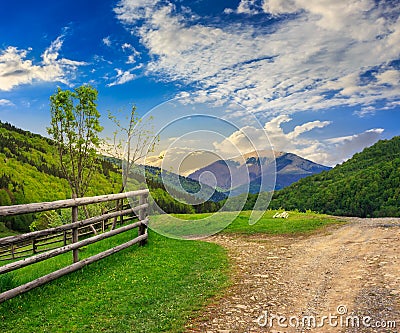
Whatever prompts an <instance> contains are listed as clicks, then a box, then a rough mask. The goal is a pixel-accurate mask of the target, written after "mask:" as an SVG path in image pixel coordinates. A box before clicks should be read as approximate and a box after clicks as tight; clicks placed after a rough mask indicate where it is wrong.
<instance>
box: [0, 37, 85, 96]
mask: <svg viewBox="0 0 400 333" xmlns="http://www.w3.org/2000/svg"><path fill="white" fill-rule="evenodd" d="M62 45H63V36H60V37H58V38H57V39H56V40H55V41H53V42H52V43H51V45H50V46H49V47H48V48H47V49H46V50H45V51H44V52H43V53H42V55H41V58H42V61H41V62H39V63H37V64H35V63H34V61H33V60H30V59H27V57H28V54H29V52H30V51H32V50H31V49H27V50H20V49H18V48H16V47H13V46H9V47H7V48H6V49H5V50H4V51H0V90H3V91H10V90H11V89H13V88H14V87H16V86H19V85H22V84H32V83H33V82H35V81H42V82H53V81H58V82H62V83H65V84H69V82H70V77H71V75H73V72H74V71H76V69H77V68H78V67H79V66H83V65H86V63H85V62H80V61H74V60H70V59H66V58H60V57H59V52H60V50H61V47H62Z"/></svg>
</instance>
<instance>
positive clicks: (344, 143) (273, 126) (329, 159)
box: [214, 115, 383, 166]
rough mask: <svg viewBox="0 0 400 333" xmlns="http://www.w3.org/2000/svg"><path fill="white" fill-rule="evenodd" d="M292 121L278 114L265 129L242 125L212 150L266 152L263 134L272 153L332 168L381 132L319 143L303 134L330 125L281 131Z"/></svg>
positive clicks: (307, 125) (309, 124)
mask: <svg viewBox="0 0 400 333" xmlns="http://www.w3.org/2000/svg"><path fill="white" fill-rule="evenodd" d="M291 120H292V119H291V118H290V117H288V116H287V115H280V116H278V117H276V118H274V119H272V120H270V121H269V122H267V123H265V125H264V130H262V129H257V128H255V127H252V126H245V127H243V128H241V129H240V130H238V131H236V132H234V133H232V134H231V135H230V136H229V137H227V138H226V139H224V140H223V141H222V142H215V143H214V147H215V148H216V151H217V152H219V153H220V154H224V155H229V154H230V155H231V156H235V153H236V154H237V149H238V150H239V151H240V152H241V153H242V154H245V153H248V152H251V151H253V150H254V148H253V147H254V146H255V147H262V146H263V145H264V146H265V149H268V145H267V143H266V142H265V133H267V135H268V138H269V140H270V142H271V145H272V147H273V149H274V151H277V152H280V151H281V152H291V153H294V154H297V155H299V156H301V157H304V158H307V159H310V160H312V161H314V162H317V163H320V164H323V165H328V166H334V165H336V164H338V163H341V162H343V161H345V160H347V159H349V158H350V157H351V156H353V155H354V154H355V153H357V152H359V151H361V150H362V149H364V148H365V147H367V146H370V145H372V144H374V143H375V142H376V141H378V140H379V138H380V136H381V134H382V132H383V129H380V128H377V129H372V130H367V131H365V132H363V133H359V134H355V135H352V136H346V137H336V138H331V139H321V140H320V139H316V138H310V135H307V136H305V135H303V134H305V133H308V132H310V131H312V130H313V129H317V128H324V127H326V126H328V125H330V124H331V122H329V121H320V120H316V121H311V122H307V123H304V124H301V125H298V126H296V127H294V129H293V130H292V131H290V132H284V130H283V129H282V124H284V123H287V122H290V121H291ZM249 138H250V141H249ZM250 142H252V143H253V145H251V144H250ZM232 149H233V150H232Z"/></svg>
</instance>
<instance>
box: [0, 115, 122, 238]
mask: <svg viewBox="0 0 400 333" xmlns="http://www.w3.org/2000/svg"><path fill="white" fill-rule="evenodd" d="M120 182H121V176H120V172H119V170H118V169H117V168H116V167H115V166H114V165H113V164H112V163H110V162H107V161H103V160H101V161H100V166H99V168H98V172H96V174H95V175H94V180H93V183H92V186H91V188H90V189H89V191H88V195H100V194H106V193H112V192H116V191H118V190H119V188H120V186H121V185H120ZM70 197H71V190H70V188H69V186H68V182H67V181H66V180H65V179H64V178H63V175H62V173H61V172H60V169H59V167H58V156H57V152H56V149H55V146H54V144H53V142H52V141H51V140H50V139H47V138H44V137H42V136H40V135H37V134H33V133H31V132H28V131H24V130H21V129H19V128H16V127H14V126H13V125H11V124H8V123H1V122H0V205H3V206H4V205H14V204H23V203H30V202H40V201H53V200H60V199H67V198H70ZM33 219H34V217H33V216H28V215H24V216H19V217H13V218H9V219H8V220H7V221H5V222H7V225H8V226H9V227H10V228H12V229H14V230H20V231H26V230H27V229H28V226H29V224H30V223H31V222H32V221H33Z"/></svg>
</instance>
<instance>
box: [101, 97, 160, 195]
mask: <svg viewBox="0 0 400 333" xmlns="http://www.w3.org/2000/svg"><path fill="white" fill-rule="evenodd" d="M108 118H109V119H110V120H111V121H113V122H114V124H115V126H116V130H115V131H114V132H113V137H112V138H107V143H106V145H105V147H106V148H105V152H106V153H107V154H108V155H110V156H112V157H114V158H116V159H118V160H120V161H123V162H122V163H123V169H124V172H123V178H122V186H121V190H120V192H123V190H124V186H125V185H126V182H127V181H128V177H129V170H131V168H132V167H133V166H134V165H135V164H136V163H137V162H138V161H140V160H141V159H143V158H145V157H146V155H147V154H148V153H151V152H153V151H154V149H155V147H156V145H157V143H158V142H159V137H158V136H156V135H154V130H153V127H152V126H151V125H150V124H149V122H147V123H145V122H144V121H143V118H141V117H140V116H139V115H138V113H137V110H136V106H135V105H134V106H132V109H131V112H130V114H129V115H128V116H126V117H125V119H124V120H123V122H122V121H121V120H120V119H118V118H117V117H116V116H115V115H113V114H112V113H111V112H109V114H108ZM148 120H149V121H150V122H151V121H152V120H153V117H149V119H148Z"/></svg>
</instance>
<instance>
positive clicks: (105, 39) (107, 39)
mask: <svg viewBox="0 0 400 333" xmlns="http://www.w3.org/2000/svg"><path fill="white" fill-rule="evenodd" d="M102 41H103V44H104V45H105V46H108V47H110V46H111V44H112V43H111V38H110V36H107V37H104V38H103V40H102Z"/></svg>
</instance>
